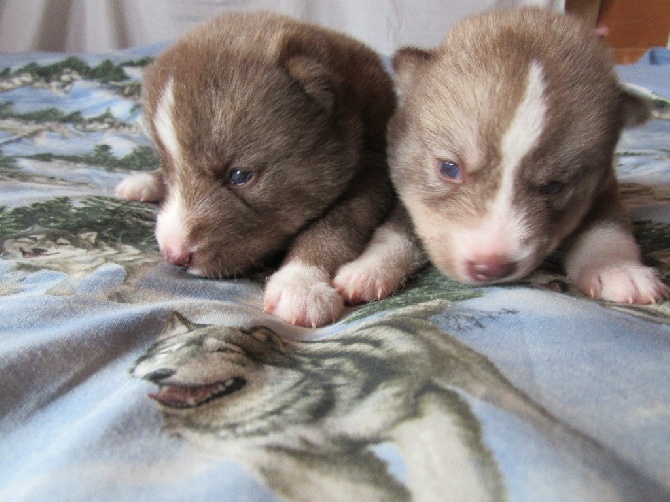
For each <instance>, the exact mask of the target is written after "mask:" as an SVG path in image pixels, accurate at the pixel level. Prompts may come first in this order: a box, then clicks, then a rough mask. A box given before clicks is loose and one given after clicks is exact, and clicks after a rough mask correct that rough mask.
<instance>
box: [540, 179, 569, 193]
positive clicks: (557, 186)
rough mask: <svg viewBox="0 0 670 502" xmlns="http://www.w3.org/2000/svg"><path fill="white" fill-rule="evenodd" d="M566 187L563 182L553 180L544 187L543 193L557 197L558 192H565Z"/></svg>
mask: <svg viewBox="0 0 670 502" xmlns="http://www.w3.org/2000/svg"><path fill="white" fill-rule="evenodd" d="M564 187H565V183H563V182H562V181H559V180H552V181H550V182H549V183H547V184H545V185H544V186H543V187H542V193H543V194H544V195H556V194H557V193H558V192H560V191H561V190H563V188H564Z"/></svg>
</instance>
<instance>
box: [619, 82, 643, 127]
mask: <svg viewBox="0 0 670 502" xmlns="http://www.w3.org/2000/svg"><path fill="white" fill-rule="evenodd" d="M619 96H620V97H619V110H620V114H621V123H622V125H623V127H633V126H637V125H641V124H644V123H645V122H646V121H647V120H649V119H650V118H651V106H650V104H649V102H648V101H647V100H646V99H644V98H643V97H641V96H638V95H637V94H634V93H632V92H631V91H628V90H626V89H623V88H622V89H621V90H620V91H619Z"/></svg>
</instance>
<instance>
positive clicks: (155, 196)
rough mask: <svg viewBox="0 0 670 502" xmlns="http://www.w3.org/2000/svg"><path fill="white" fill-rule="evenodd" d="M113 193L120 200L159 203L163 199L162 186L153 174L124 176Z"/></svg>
mask: <svg viewBox="0 0 670 502" xmlns="http://www.w3.org/2000/svg"><path fill="white" fill-rule="evenodd" d="M114 193H115V195H116V196H117V197H119V198H121V199H127V200H135V201H139V202H160V201H161V200H162V199H163V186H162V183H161V182H160V179H159V178H158V177H157V176H156V174H154V173H135V174H131V175H130V176H126V177H125V178H124V179H123V180H122V181H121V183H119V184H118V185H117V186H116V190H115V191H114Z"/></svg>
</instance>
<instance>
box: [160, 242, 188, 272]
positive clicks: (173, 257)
mask: <svg viewBox="0 0 670 502" xmlns="http://www.w3.org/2000/svg"><path fill="white" fill-rule="evenodd" d="M192 258H193V253H191V252H190V251H189V250H188V249H187V248H186V246H183V245H181V244H177V245H174V246H172V245H170V246H165V247H163V259H164V260H165V261H166V262H168V263H172V264H173V265H177V266H179V267H187V266H188V265H189V264H190V263H191V259H192Z"/></svg>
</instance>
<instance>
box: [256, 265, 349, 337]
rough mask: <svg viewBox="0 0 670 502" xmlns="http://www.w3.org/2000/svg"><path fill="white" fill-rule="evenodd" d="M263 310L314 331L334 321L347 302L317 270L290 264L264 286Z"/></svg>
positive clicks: (327, 278)
mask: <svg viewBox="0 0 670 502" xmlns="http://www.w3.org/2000/svg"><path fill="white" fill-rule="evenodd" d="M264 310H265V311H266V312H268V313H270V314H274V315H276V316H277V317H279V318H280V319H283V320H284V321H286V322H289V323H291V324H294V325H297V326H305V327H310V328H315V327H317V326H323V325H324V324H328V323H332V322H335V321H336V320H337V319H338V318H339V317H340V316H341V315H342V312H343V311H344V302H343V301H342V298H341V297H340V295H339V294H338V292H337V291H336V290H335V288H333V287H332V286H331V285H330V278H329V276H328V274H326V273H325V272H323V271H322V270H321V269H319V268H318V267H313V266H308V265H301V264H297V263H294V264H289V265H287V266H284V267H282V268H281V269H279V270H278V271H277V272H276V273H274V274H273V275H272V276H271V277H270V278H269V279H268V283H267V286H266V287H265V301H264Z"/></svg>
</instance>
